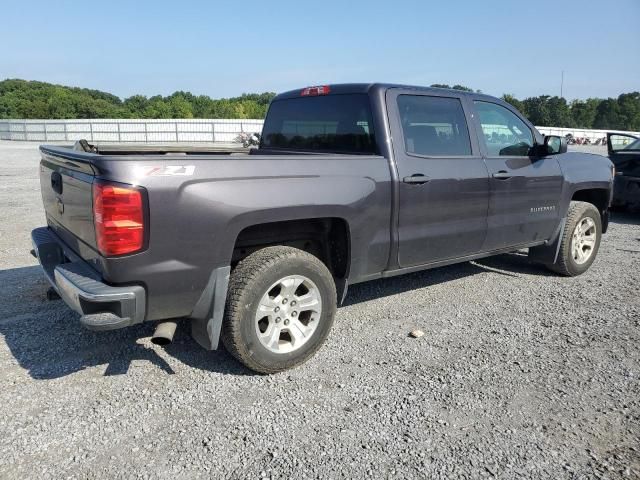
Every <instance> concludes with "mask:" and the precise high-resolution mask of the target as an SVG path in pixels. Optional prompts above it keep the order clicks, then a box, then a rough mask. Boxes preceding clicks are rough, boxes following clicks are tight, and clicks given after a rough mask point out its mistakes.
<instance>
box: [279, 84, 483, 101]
mask: <svg viewBox="0 0 640 480" xmlns="http://www.w3.org/2000/svg"><path fill="white" fill-rule="evenodd" d="M316 86H322V85H313V86H311V87H316ZM326 86H328V87H329V95H335V94H338V95H340V94H346V93H374V92H376V91H381V90H389V89H392V88H401V89H403V90H415V91H418V92H425V93H426V92H433V93H436V92H437V93H442V92H451V93H453V94H456V95H466V96H472V97H474V98H485V99H496V97H492V96H490V95H485V94H482V93H476V92H467V91H464V90H455V89H452V88H439V87H421V86H417V85H402V84H394V83H335V84H327V85H326ZM306 88H310V87H309V86H307V87H302V88H298V89H296V90H289V91H288V92H283V93H280V94H279V95H276V97H275V98H274V99H273V100H274V101H275V100H282V99H285V98H298V97H300V96H301V93H302V91H303V90H305V89H306Z"/></svg>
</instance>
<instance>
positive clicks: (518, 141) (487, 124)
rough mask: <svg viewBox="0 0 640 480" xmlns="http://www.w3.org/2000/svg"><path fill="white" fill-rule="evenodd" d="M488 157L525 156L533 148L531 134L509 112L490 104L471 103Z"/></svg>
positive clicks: (516, 117)
mask: <svg viewBox="0 0 640 480" xmlns="http://www.w3.org/2000/svg"><path fill="white" fill-rule="evenodd" d="M473 103H474V104H475V107H476V111H477V112H478V118H479V119H480V124H481V126H482V137H483V140H484V143H485V145H486V146H487V152H488V155H489V156H490V157H499V156H518V157H520V156H526V155H528V154H529V150H530V149H531V147H533V143H534V140H533V133H532V132H531V130H530V129H529V127H527V125H526V124H525V123H524V122H523V121H522V120H520V118H518V116H517V115H516V114H514V113H513V112H512V111H511V110H509V109H507V108H504V107H503V106H502V105H498V104H496V103H490V102H481V101H474V102H473Z"/></svg>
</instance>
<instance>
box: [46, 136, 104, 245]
mask: <svg viewBox="0 0 640 480" xmlns="http://www.w3.org/2000/svg"><path fill="white" fill-rule="evenodd" d="M63 150H67V149H64V148H60V147H52V148H51V149H49V148H48V147H46V146H43V147H40V151H41V154H42V159H41V161H40V190H41V192H42V202H43V204H44V210H45V214H46V217H47V224H48V225H49V227H51V228H52V229H53V230H54V231H55V232H56V233H57V234H58V235H59V236H60V237H61V238H62V239H63V240H64V241H65V243H67V245H69V247H71V248H72V249H73V250H74V251H75V252H76V253H78V254H79V255H81V256H83V257H86V253H87V250H88V249H87V246H90V247H91V248H92V249H94V250H95V248H96V235H95V229H94V225H93V196H92V193H91V187H92V183H93V178H94V171H93V168H92V166H91V163H90V161H89V159H82V158H81V156H80V155H78V153H77V152H73V151H72V150H71V149H68V150H69V155H67V154H66V153H60V152H61V151H63Z"/></svg>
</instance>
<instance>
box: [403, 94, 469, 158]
mask: <svg viewBox="0 0 640 480" xmlns="http://www.w3.org/2000/svg"><path fill="white" fill-rule="evenodd" d="M398 110H399V112H400V121H401V124H402V134H403V136H404V145H405V150H406V152H407V153H409V154H414V155H425V156H429V157H445V156H467V155H471V141H470V139H469V129H468V128H467V121H466V119H465V116H464V110H463V109H462V104H461V103H460V100H459V99H457V98H447V97H430V96H427V95H398Z"/></svg>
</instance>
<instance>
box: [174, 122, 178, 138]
mask: <svg viewBox="0 0 640 480" xmlns="http://www.w3.org/2000/svg"><path fill="white" fill-rule="evenodd" d="M173 124H174V125H175V127H176V142H177V141H178V121H177V120H174V122H173Z"/></svg>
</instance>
